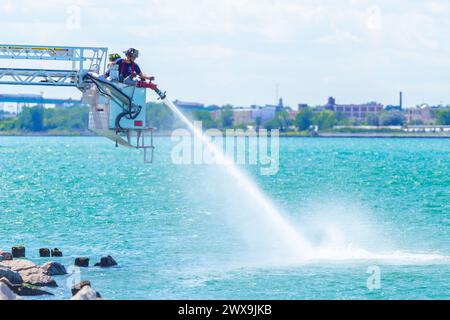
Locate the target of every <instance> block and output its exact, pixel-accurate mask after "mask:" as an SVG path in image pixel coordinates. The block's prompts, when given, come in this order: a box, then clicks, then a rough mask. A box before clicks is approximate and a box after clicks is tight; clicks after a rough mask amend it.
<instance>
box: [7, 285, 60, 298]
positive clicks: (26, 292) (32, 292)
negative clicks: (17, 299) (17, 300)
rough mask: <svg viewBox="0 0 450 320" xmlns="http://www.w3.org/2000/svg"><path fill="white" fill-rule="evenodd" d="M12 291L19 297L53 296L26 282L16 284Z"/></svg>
mask: <svg viewBox="0 0 450 320" xmlns="http://www.w3.org/2000/svg"><path fill="white" fill-rule="evenodd" d="M13 291H14V292H15V293H16V294H18V295H19V296H21V297H37V296H53V293H50V292H47V291H44V290H41V289H39V288H37V287H34V286H30V285H26V284H24V285H21V286H17V287H16V288H14V290H13Z"/></svg>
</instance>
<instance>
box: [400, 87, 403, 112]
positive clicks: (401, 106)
mask: <svg viewBox="0 0 450 320" xmlns="http://www.w3.org/2000/svg"><path fill="white" fill-rule="evenodd" d="M400 109H403V92H401V91H400Z"/></svg>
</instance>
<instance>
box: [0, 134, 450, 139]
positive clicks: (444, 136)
mask: <svg viewBox="0 0 450 320" xmlns="http://www.w3.org/2000/svg"><path fill="white" fill-rule="evenodd" d="M154 136H155V137H171V134H170V133H161V134H154ZM0 137H101V136H99V135H96V134H93V133H89V132H87V133H79V132H76V133H71V132H58V133H56V132H55V133H51V132H39V133H30V132H23V133H21V132H14V133H13V132H0ZM280 138H318V139H320V138H358V139H380V138H384V139H396V138H399V139H408V138H413V139H450V134H436V133H423V134H418V133H319V134H318V135H316V136H309V135H305V134H302V133H281V134H280Z"/></svg>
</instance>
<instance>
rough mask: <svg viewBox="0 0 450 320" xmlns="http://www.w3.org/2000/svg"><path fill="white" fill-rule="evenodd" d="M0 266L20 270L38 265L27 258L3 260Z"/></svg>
mask: <svg viewBox="0 0 450 320" xmlns="http://www.w3.org/2000/svg"><path fill="white" fill-rule="evenodd" d="M1 266H3V267H6V268H9V269H11V270H12V271H15V272H20V271H23V270H27V269H32V268H38V266H37V265H36V264H35V263H33V262H31V261H29V260H11V261H3V262H2V263H1Z"/></svg>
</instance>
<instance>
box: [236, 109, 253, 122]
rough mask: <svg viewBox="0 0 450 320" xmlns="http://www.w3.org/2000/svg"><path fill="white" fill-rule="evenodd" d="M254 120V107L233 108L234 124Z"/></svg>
mask: <svg viewBox="0 0 450 320" xmlns="http://www.w3.org/2000/svg"><path fill="white" fill-rule="evenodd" d="M252 122H253V110H252V109H235V110H233V124H234V125H241V124H244V125H248V124H250V123H252Z"/></svg>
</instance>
